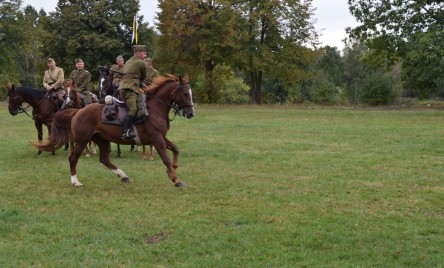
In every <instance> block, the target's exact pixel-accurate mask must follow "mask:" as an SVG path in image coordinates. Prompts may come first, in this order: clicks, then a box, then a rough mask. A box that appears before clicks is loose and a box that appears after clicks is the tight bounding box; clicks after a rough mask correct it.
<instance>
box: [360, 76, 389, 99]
mask: <svg viewBox="0 0 444 268" xmlns="http://www.w3.org/2000/svg"><path fill="white" fill-rule="evenodd" d="M361 94H362V95H361V101H362V102H363V103H367V104H370V105H380V104H390V103H393V101H394V100H395V93H394V91H393V85H392V81H391V78H390V75H389V74H384V73H382V72H374V73H372V74H370V75H368V76H367V77H366V78H365V79H364V81H363V84H362V93H361Z"/></svg>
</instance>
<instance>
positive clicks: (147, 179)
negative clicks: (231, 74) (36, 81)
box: [0, 103, 444, 267]
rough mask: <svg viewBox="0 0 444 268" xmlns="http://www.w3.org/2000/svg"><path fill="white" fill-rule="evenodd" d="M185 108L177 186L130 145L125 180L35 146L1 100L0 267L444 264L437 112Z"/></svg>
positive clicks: (175, 132) (30, 128)
mask: <svg viewBox="0 0 444 268" xmlns="http://www.w3.org/2000/svg"><path fill="white" fill-rule="evenodd" d="M196 112H197V116H196V117H195V118H193V119H191V120H187V119H184V118H179V117H176V118H175V120H174V121H173V122H172V123H171V130H170V133H169V135H168V136H169V137H170V138H171V140H172V141H173V142H175V143H176V144H177V145H178V146H179V149H180V167H179V169H178V170H177V173H178V176H179V177H180V178H181V179H182V180H183V181H184V182H185V183H186V185H187V186H186V187H185V188H184V189H177V188H175V187H174V185H173V183H171V181H170V180H169V179H168V178H167V175H166V173H165V167H164V166H163V164H162V162H161V161H160V160H159V157H158V156H157V155H156V156H155V157H156V160H155V161H151V162H150V161H143V160H142V159H141V153H140V152H139V153H130V152H129V147H128V146H124V147H123V150H124V152H123V157H122V158H121V159H117V158H116V157H115V155H116V154H115V148H116V147H115V146H113V149H114V152H113V153H112V154H113V157H112V160H113V162H114V163H115V164H117V165H118V166H119V167H120V168H122V169H123V170H124V171H125V172H126V173H127V174H128V175H129V176H130V177H131V178H132V180H133V183H132V184H122V183H121V182H120V181H119V179H118V178H117V177H115V175H114V174H113V173H112V172H111V171H109V170H107V169H106V168H105V167H104V166H103V165H101V164H100V163H99V161H98V157H97V156H92V157H91V158H86V157H82V158H81V160H80V161H79V166H78V176H79V180H80V181H81V182H82V183H84V185H85V186H84V187H83V188H74V187H72V186H71V185H70V173H69V166H68V161H67V157H68V153H67V152H66V151H63V150H58V151H57V154H56V156H51V155H50V154H49V153H43V154H42V155H40V156H36V155H35V152H36V151H35V149H34V148H33V147H32V146H31V145H30V144H29V141H30V140H36V137H37V134H36V130H35V129H34V125H33V122H32V120H31V119H30V118H28V117H26V115H24V114H21V115H18V116H16V117H13V116H11V115H9V113H8V111H7V104H6V103H0V124H1V127H0V137H1V139H0V148H1V153H0V167H1V168H0V267H29V266H37V267H304V266H306V267H374V266H375V267H442V266H443V263H444V254H443V248H444V221H443V220H444V195H443V193H444V183H443V182H444V179H443V177H444V165H443V164H444V135H443V134H444V128H443V123H444V119H443V115H444V114H443V112H442V111H435V110H410V111H409V110H371V109H369V110H353V109H335V108H321V109H308V108H297V107H287V106H283V107H282V106H273V107H268V106H263V107H258V106H207V105H197V107H196Z"/></svg>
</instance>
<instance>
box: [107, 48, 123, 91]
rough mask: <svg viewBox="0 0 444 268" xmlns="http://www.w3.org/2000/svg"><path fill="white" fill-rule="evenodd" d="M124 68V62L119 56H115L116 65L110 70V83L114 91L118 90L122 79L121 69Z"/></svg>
mask: <svg viewBox="0 0 444 268" xmlns="http://www.w3.org/2000/svg"><path fill="white" fill-rule="evenodd" d="M124 66H125V60H124V59H123V57H122V56H121V55H119V56H117V58H116V64H113V66H112V67H111V69H110V71H111V74H110V75H111V81H112V85H113V88H114V89H115V90H117V89H118V88H119V85H120V80H122V78H123V75H124V72H123V67H124Z"/></svg>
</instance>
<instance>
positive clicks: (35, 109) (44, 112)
mask: <svg viewBox="0 0 444 268" xmlns="http://www.w3.org/2000/svg"><path fill="white" fill-rule="evenodd" d="M6 88H7V95H8V97H9V102H8V110H9V113H10V114H11V115H13V116H15V115H17V114H18V113H26V114H27V115H28V116H29V117H31V118H32V119H33V120H34V125H35V128H36V129H37V139H38V141H39V142H42V139H43V128H42V127H43V125H45V126H46V127H47V128H48V136H49V134H50V133H51V122H52V119H53V117H54V114H55V113H56V112H57V105H56V104H55V102H54V100H53V98H52V97H51V96H50V95H49V94H48V92H46V91H44V90H38V89H35V88H32V87H25V86H23V87H15V86H14V85H11V86H10V87H6ZM25 102H26V103H28V104H29V105H30V106H31V107H32V116H31V115H29V114H28V113H27V108H28V107H29V106H28V107H25V108H24V107H23V103H25ZM41 153H42V151H41V150H39V151H38V152H37V154H41ZM52 154H53V155H54V154H55V150H52Z"/></svg>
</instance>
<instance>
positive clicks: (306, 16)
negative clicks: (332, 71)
mask: <svg viewBox="0 0 444 268" xmlns="http://www.w3.org/2000/svg"><path fill="white" fill-rule="evenodd" d="M237 2H238V3H239V4H238V5H239V8H240V11H241V14H240V15H241V16H242V18H243V19H244V23H243V31H242V32H240V33H243V34H244V35H242V36H241V37H242V40H241V41H240V43H241V44H242V45H241V51H240V53H239V55H245V56H243V57H238V59H239V61H238V64H239V65H240V66H241V68H242V69H243V70H244V71H245V72H246V73H247V74H248V75H249V79H248V83H249V85H250V87H251V96H252V99H253V102H254V103H256V104H260V103H261V94H262V92H261V91H262V80H263V76H264V73H271V74H274V75H275V76H277V77H279V78H280V80H281V81H283V82H285V83H286V84H291V83H292V82H295V81H298V80H301V79H302V78H303V77H305V75H304V73H305V71H306V70H305V68H306V66H307V65H308V64H309V63H311V62H312V61H313V60H314V57H313V54H312V53H310V50H308V49H305V48H304V46H305V45H307V44H316V43H317V37H318V35H317V33H316V32H315V29H314V27H313V25H312V15H313V12H314V9H313V8H312V7H311V3H312V1H311V0H305V1H303V0H271V1H270V0H244V1H237Z"/></svg>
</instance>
